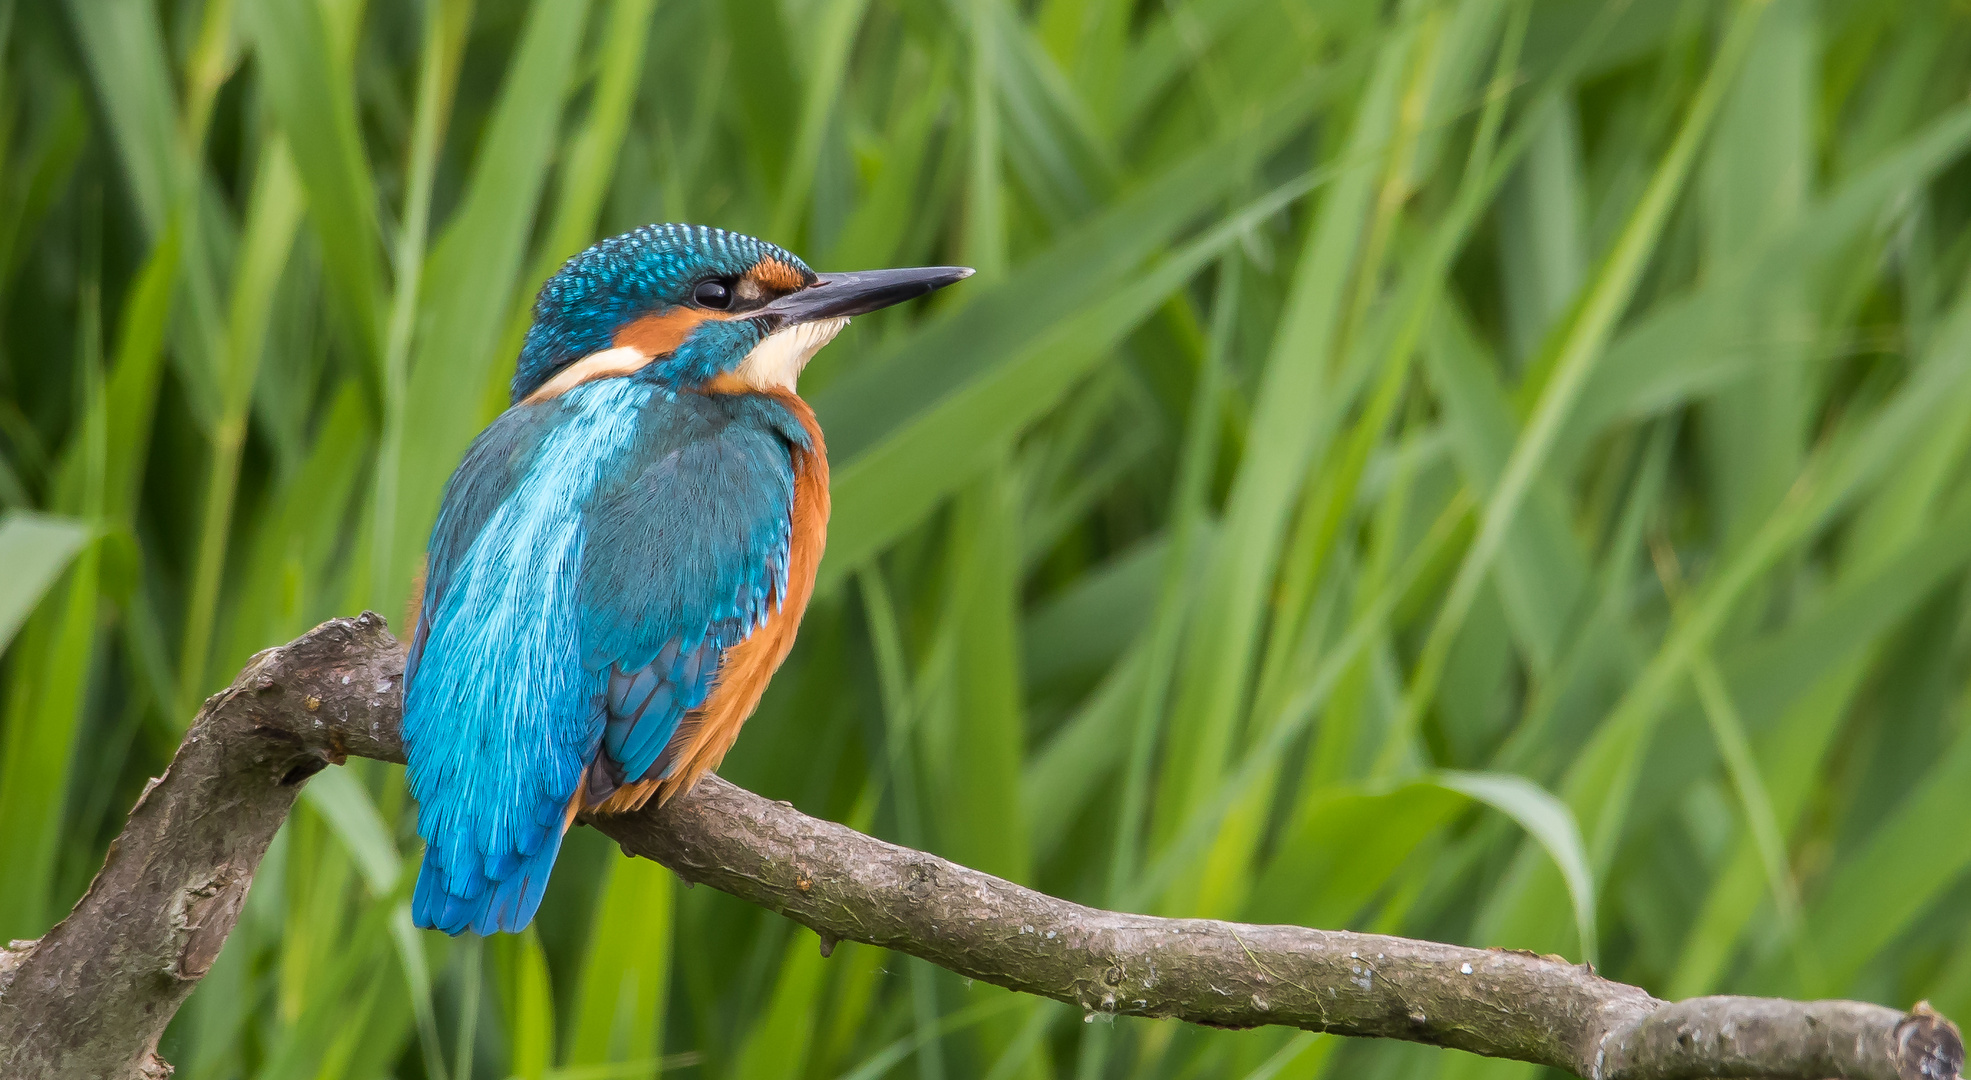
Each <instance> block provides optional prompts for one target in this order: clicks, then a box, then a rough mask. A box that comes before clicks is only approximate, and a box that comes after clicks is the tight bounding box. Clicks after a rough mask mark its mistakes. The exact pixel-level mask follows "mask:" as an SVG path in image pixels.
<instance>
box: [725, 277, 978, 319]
mask: <svg viewBox="0 0 1971 1080" xmlns="http://www.w3.org/2000/svg"><path fill="white" fill-rule="evenodd" d="M971 276H972V268H971V267H969V266H912V267H906V268H904V269H901V270H856V271H853V272H850V273H846V274H822V275H821V276H820V277H819V278H818V279H817V280H816V281H815V283H814V284H812V285H810V286H808V287H807V288H805V289H802V290H801V291H799V292H793V293H788V294H787V295H786V296H783V297H781V298H779V299H778V300H775V301H773V302H772V303H770V304H767V305H766V306H765V307H762V308H760V309H759V310H758V311H756V312H754V313H753V317H754V318H759V319H766V320H767V321H768V325H769V327H770V328H771V329H774V330H778V329H780V328H781V327H785V326H793V325H794V324H796V323H804V322H811V321H813V320H815V319H835V318H843V317H846V316H849V315H862V314H865V313H867V312H871V311H875V310H876V309H878V308H886V307H889V306H890V305H891V304H901V303H903V302H904V301H905V300H915V299H916V298H917V297H920V296H923V295H924V294H925V293H928V292H932V291H934V290H937V289H942V288H944V287H945V286H946V285H949V284H951V283H952V282H954V281H963V280H964V279H966V278H968V277H971Z"/></svg>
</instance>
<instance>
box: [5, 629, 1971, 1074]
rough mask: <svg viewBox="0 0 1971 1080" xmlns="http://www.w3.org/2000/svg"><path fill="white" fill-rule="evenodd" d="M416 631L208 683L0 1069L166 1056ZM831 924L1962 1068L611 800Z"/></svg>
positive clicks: (1746, 1054) (1791, 1051)
mask: <svg viewBox="0 0 1971 1080" xmlns="http://www.w3.org/2000/svg"><path fill="white" fill-rule="evenodd" d="M402 661H403V657H402V652H401V649H400V647H399V645H398V644H397V642H396V640H395V639H394V638H392V637H391V636H390V635H389V633H388V632H387V630H386V629H385V628H384V625H383V620H382V619H381V618H379V617H378V616H375V615H373V614H369V613H365V614H364V615H363V616H362V617H360V618H357V619H336V620H332V621H330V622H327V623H324V624H322V625H321V626H319V627H317V628H316V629H314V630H313V631H311V632H309V633H308V634H306V635H304V636H303V637H301V638H299V639H297V640H296V641H294V642H293V643H291V644H289V645H287V646H284V647H282V648H279V649H270V650H268V651H266V652H263V653H261V654H260V655H258V656H256V657H254V659H253V661H252V662H251V663H249V664H248V665H247V668H246V670H245V671H243V672H241V674H240V676H239V678H238V679H236V680H235V681H234V683H233V685H232V687H230V688H229V689H227V690H226V691H225V692H224V693H221V694H218V695H216V696H214V697H213V698H211V699H210V700H208V701H207V702H206V703H205V707H204V708H203V709H202V710H201V711H200V713H199V717H198V719H197V721H196V722H194V724H193V725H192V728H191V731H190V732H189V733H188V734H187V735H186V738H185V743H184V745H183V746H182V747H180V749H179V751H178V755H177V757H176V759H174V760H173V762H172V764H171V767H170V768H169V769H168V770H167V771H166V773H165V775H164V776H163V777H161V778H160V779H159V780H158V781H156V782H154V783H153V785H152V786H151V787H150V788H149V789H147V790H146V791H145V793H144V796H143V797H142V798H141V799H139V800H138V803H137V806H136V807H135V808H134V809H133V810H132V811H131V815H130V823H129V825H128V827H126V828H125V830H124V833H123V835H122V836H121V837H119V838H118V840H117V842H116V843H115V844H114V845H113V846H112V847H111V849H110V853H109V856H108V858H107V859H106V860H105V862H104V866H103V869H102V871H101V872H100V873H99V874H98V875H97V878H96V881H95V883H94V884H92V885H91V887H90V889H89V892H88V893H87V894H86V895H85V896H84V897H83V899H82V900H81V901H80V902H79V903H78V904H77V905H76V907H75V910H74V911H73V912H72V913H71V914H70V915H69V917H68V918H67V919H65V920H63V921H62V923H60V924H59V925H57V926H56V927H55V928H54V929H53V930H50V931H49V932H48V934H47V935H46V936H45V937H43V938H42V939H41V940H40V941H39V942H35V943H32V944H29V945H28V946H27V947H26V948H25V949H21V950H15V951H6V952H0V1074H4V1075H6V1076H8V1077H23V1078H41V1077H50V1078H53V1077H69V1076H105V1077H155V1076H158V1075H161V1073H160V1072H158V1070H159V1069H161V1068H164V1066H163V1064H162V1062H161V1061H160V1060H159V1059H157V1057H156V1056H155V1053H154V1051H155V1048H156V1046H157V1040H158V1037H159V1036H160V1035H162V1034H163V1031H164V1027H165V1025H166V1024H167V1023H168V1022H169V1021H170V1017H171V1015H172V1014H173V1013H174V1012H175V1011H176V1010H177V1008H178V1006H179V1004H181V1003H182V1002H183V1000H184V998H185V996H186V995H188V994H189V993H190V990H191V987H192V986H193V985H195V984H196V981H197V979H198V978H199V977H200V976H201V975H203V974H204V973H205V970H206V969H207V968H209V967H210V965H211V962H212V958H213V957H215V956H216V955H217V954H218V950H219V946H220V944H221V943H223V941H224V940H225V937H226V935H227V934H228V933H229V932H230V931H231V929H232V926H233V924H234V922H235V921H236V920H237V918H238V914H239V909H240V905H241V904H242V903H243V902H244V899H245V896H246V890H247V888H248V886H250V884H251V883H252V878H253V872H254V869H255V868H256V867H257V866H258V865H259V861H260V857H261V855H262V854H264V852H265V850H266V846H267V843H268V841H269V840H271V839H272V837H273V834H274V830H275V829H276V828H278V827H279V825H280V822H281V820H282V819H283V818H285V816H286V814H287V811H288V809H289V807H290V806H291V805H292V803H293V801H294V797H295V794H296V793H297V792H298V791H299V789H300V785H301V784H302V783H304V782H305V781H306V780H307V778H308V777H309V776H312V775H313V774H314V773H315V772H317V771H319V770H320V769H322V768H324V767H326V766H327V765H328V764H331V763H335V762H340V761H341V760H343V759H344V757H345V756H356V757H370V758H377V759H380V760H384V761H394V762H401V761H402V760H403V746H402V744H401V742H400V741H399V739H398V735H397V728H398V724H399V720H400V718H401V717H400V712H399V696H400V695H399V691H398V682H399V679H400V678H401V674H402ZM589 823H590V824H592V825H594V826H595V827H596V828H598V829H599V830H601V831H602V832H604V833H605V834H607V835H609V836H610V837H611V838H613V839H615V840H616V841H617V842H618V843H619V844H621V845H622V847H623V849H624V851H626V852H629V853H631V854H635V855H642V856H645V857H649V858H654V859H656V860H658V861H659V862H662V863H664V864H665V865H666V866H669V867H670V868H671V869H673V870H675V871H677V873H678V874H679V875H681V876H682V877H684V878H685V880H687V881H702V882H705V883H706V884H709V885H711V886H713V887H715V888H718V889H720V890H723V891H725V892H728V893H731V894H733V895H734V896H737V897H740V898H741V899H744V900H748V901H750V902H753V903H756V904H759V905H761V906H764V907H767V908H770V909H772V910H774V911H777V912H780V913H782V914H784V915H786V916H787V917H789V918H792V919H794V920H796V921H797V922H800V923H802V924H803V925H805V926H808V927H810V928H811V929H813V930H815V931H816V932H817V933H819V934H820V935H821V940H822V942H823V948H824V950H826V949H827V948H828V947H830V946H832V945H833V943H834V942H836V941H839V940H852V941H861V942H866V943H869V944H872V945H878V946H881V947H884V948H889V949H895V950H897V951H899V952H905V953H909V954H911V955H914V956H919V957H922V958H924V959H926V960H929V961H931V962H932V963H935V964H938V965H939V966H941V967H945V968H948V969H950V970H952V971H955V972H958V973H960V974H963V975H966V976H968V977H971V978H975V979H980V980H983V981H986V982H990V983H994V984H996V985H999V986H1004V987H1008V988H1011V989H1015V990H1021V991H1025V992H1028V993H1033V994H1039V995H1042V996H1046V997H1050V998H1053V999H1055V1000H1058V1001H1064V1002H1068V1003H1070V1004H1073V1005H1076V1006H1078V1007H1080V1008H1082V1009H1084V1010H1086V1011H1088V1012H1089V1013H1091V1014H1093V1013H1105V1014H1112V1015H1134V1016H1149V1017H1170V1018H1175V1019H1180V1020H1185V1021H1189V1022H1191V1023H1196V1024H1207V1025H1212V1026H1216V1027H1232V1028H1244V1027H1258V1026H1261V1025H1267V1024H1281V1025H1287V1026H1292V1027H1299V1028H1304V1029H1307V1030H1312V1031H1328V1032H1333V1033H1335V1034H1341V1035H1367V1036H1379V1037H1382V1038H1393V1039H1405V1040H1409V1041H1413V1042H1424V1043H1431V1044H1435V1045H1439V1046H1447V1047H1454V1048H1457V1049H1461V1050H1468V1051H1471V1052H1473V1053H1479V1054H1488V1055H1492V1056H1497V1057H1507V1058H1514V1059H1517V1060H1521V1061H1528V1062H1533V1063H1535V1064H1540V1065H1547V1066H1552V1067H1555V1068H1560V1069H1566V1070H1568V1071H1571V1072H1573V1073H1575V1074H1577V1075H1580V1076H1583V1077H1589V1078H1592V1080H1674V1078H1683V1077H1718V1076H1767V1077H1795V1078H1798V1080H1820V1078H1824V1077H1848V1078H1856V1080H1958V1077H1959V1076H1960V1073H1961V1071H1962V1068H1963V1061H1964V1044H1963V1041H1962V1039H1961V1037H1960V1036H1959V1033H1958V1030H1957V1028H1956V1027H1955V1026H1954V1025H1952V1024H1951V1023H1950V1021H1948V1020H1946V1019H1944V1018H1943V1017H1941V1016H1938V1015H1937V1014H1936V1013H1934V1012H1931V1011H1930V1010H1929V1009H1928V1008H1927V1007H1925V1006H1921V1005H1919V1006H1917V1008H1915V1009H1914V1010H1912V1011H1911V1012H1909V1013H1902V1012H1898V1011H1896V1010H1894V1009H1888V1008H1884V1007H1882V1006H1879V1005H1868V1004H1863V1003H1860V1002H1850V1001H1820V1002H1795V1001H1784V1000H1778V999H1771V998H1743V997H1708V998H1695V999H1692V1000H1689V1001H1684V1002H1678V1003H1676V1004H1666V1003H1664V1002H1662V1001H1658V1000H1657V999H1655V998H1653V997H1651V996H1649V995H1648V994H1647V993H1645V992H1644V991H1642V990H1640V989H1638V988H1636V987H1633V986H1627V985H1624V984H1622V983H1617V982H1611V981H1609V980H1607V979H1604V978H1602V977H1600V976H1599V975H1597V974H1595V973H1594V972H1592V971H1590V970H1588V969H1586V968H1583V967H1577V966H1575V965H1572V964H1569V963H1567V962H1565V961H1563V960H1560V959H1558V958H1551V957H1540V956H1535V955H1533V954H1530V953H1523V952H1516V951H1509V950H1500V949H1471V948H1464V947H1461V946H1455V945H1444V944H1438V943H1435V942H1428V941H1414V940H1410V939H1407V938H1396V937H1385V936H1380V935H1374V934H1354V933H1347V932H1339V931H1322V930H1310V929H1307V928H1304V927H1297V926H1251V925H1245V924H1240V923H1228V922H1219V921H1216V920H1206V919H1160V918H1154V917H1150V916H1143V915H1129V914H1123V913H1119V912H1112V911H1103V910H1099V909H1096V908H1090V907H1085V906H1082V905H1080V904H1075V903H1072V902H1070V901H1066V900H1061V899H1057V898H1055V897H1051V896H1047V895H1045V894H1043V893H1038V892H1035V891H1033V890H1031V889H1027V888H1024V887H1022V886H1019V885H1016V884H1013V883H1012V882H1009V881H1004V880H1001V879H999V878H995V877H992V876H990V875H988V874H983V873H980V872H979V871H976V870H972V869H969V868H967V867H963V866H959V865H957V864H955V863H951V862H948V861H946V860H944V859H940V858H938V857H937V856H935V855H930V854H927V853H924V852H920V851H913V850H910V849H908V848H902V847H898V846H896V845H894V844H889V843H885V842H883V841H881V840H877V839H874V838H872V837H868V836H864V835H862V834H861V833H858V832H855V831H854V830H851V829H848V828H846V827H844V826H841V825H837V824H833V823H831V822H825V821H818V820H816V819H814V818H810V817H808V816H806V815H804V814H802V813H800V812H799V811H797V810H795V809H794V808H793V807H792V806H791V805H789V804H787V803H782V802H773V801H770V800H768V799H764V798H761V797H760V796H758V795H754V794H752V793H750V792H747V791H744V790H742V789H740V788H738V787H735V786H733V785H732V784H729V783H727V782H725V781H724V780H721V779H719V778H718V777H716V776H710V777H707V778H706V779H705V780H703V781H701V782H700V783H699V784H698V786H697V787H696V788H695V789H694V790H693V791H691V792H690V793H688V794H686V795H683V796H680V797H679V798H677V799H674V800H672V801H671V802H670V803H669V804H668V805H666V806H664V807H662V808H658V807H656V806H655V805H654V804H652V805H651V806H648V807H646V808H645V809H644V810H642V811H639V812H637V813H633V814H626V815H620V816H611V817H602V818H597V819H594V820H593V821H590V822H589Z"/></svg>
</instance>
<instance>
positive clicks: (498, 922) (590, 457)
mask: <svg viewBox="0 0 1971 1080" xmlns="http://www.w3.org/2000/svg"><path fill="white" fill-rule="evenodd" d="M650 395H651V389H650V388H649V387H647V386H637V385H634V384H632V383H630V382H629V381H628V380H608V381H605V382H599V383H595V384H592V385H591V386H589V387H583V388H581V390H580V392H577V393H571V394H569V395H565V396H564V397H563V398H562V399H559V400H557V401H555V402H552V403H549V404H546V405H541V406H528V407H524V408H519V409H513V410H509V411H508V412H507V413H506V414H505V415H503V416H502V417H501V418H500V419H499V420H497V421H495V422H494V424H493V425H492V426H491V427H490V428H488V429H487V431H486V432H485V433H483V434H482V435H481V436H480V437H479V439H478V440H477V441H475V443H474V444H473V447H472V449H471V451H470V452H468V454H467V456H466V459H465V461H464V463H463V464H462V465H461V466H460V468H459V471H458V472H457V473H456V474H455V475H454V477H453V479H452V482H451V483H450V485H448V487H447V490H446V495H445V501H444V508H443V509H442V510H441V511H440V514H439V519H438V523H437V526H436V528H435V529H434V530H433V534H432V540H431V545H430V552H429V554H430V563H429V566H428V568H427V571H426V579H425V599H424V604H423V609H422V616H421V619H420V629H419V632H418V633H417V634H416V635H415V638H414V642H413V645H414V656H413V657H412V658H411V660H412V662H411V663H409V664H407V665H406V670H405V680H404V743H405V748H406V752H407V756H408V758H409V760H410V782H411V792H412V794H413V795H415V796H416V797H417V800H418V832H419V833H420V834H421V835H422V836H423V837H424V838H425V856H424V864H423V866H422V868H421V869H420V871H419V877H418V886H417V890H416V893H415V895H414V896H413V902H412V909H413V914H414V916H415V917H416V920H417V922H418V923H419V924H421V925H426V926H435V927H438V928H440V929H443V930H446V931H447V932H450V933H458V932H459V931H461V930H464V929H468V928H470V929H473V930H476V931H478V932H480V933H490V932H492V931H493V930H496V929H498V930H513V929H519V928H520V927H521V926H524V925H526V923H527V922H528V920H529V919H531V918H532V916H533V911H534V907H535V905H537V904H538V903H539V902H540V895H541V889H542V888H543V886H545V884H546V881H547V873H548V870H549V868H550V867H551V866H552V864H553V862H554V857H555V853H556V852H557V851H558V850H559V848H560V844H561V834H562V830H563V829H564V828H565V826H566V822H567V814H568V810H569V807H570V806H571V805H572V803H573V800H574V796H575V793H576V789H577V787H578V785H579V784H580V781H581V775H582V770H583V768H584V767H585V766H586V765H587V763H588V762H589V761H590V760H591V759H592V758H593V757H594V756H595V752H596V746H597V744H598V743H599V742H600V740H601V734H602V726H603V723H602V715H601V708H600V704H601V700H602V697H603V693H604V689H605V686H606V683H607V678H606V676H604V675H603V673H602V672H599V671H594V670H591V669H588V668H586V667H584V666H583V663H582V659H583V657H582V652H581V648H580V637H581V618H580V604H579V597H578V593H577V581H578V577H579V575H580V569H581V564H582V560H583V552H584V548H585V544H586V537H585V536H584V535H583V509H584V507H585V506H586V505H587V503H588V501H589V500H590V499H591V498H592V497H593V495H594V493H595V491H596V490H597V489H598V488H599V487H600V486H601V484H602V482H603V478H604V476H605V475H606V474H607V473H608V472H609V465H610V463H611V462H612V461H614V460H615V459H616V458H617V456H618V455H619V454H621V453H622V452H623V451H625V450H627V449H628V448H630V447H631V446H633V445H634V443H635V441H636V438H637V435H638V428H639V424H638V419H639V414H640V411H641V408H642V405H643V403H644V402H645V401H646V400H647V399H648V398H649V397H650Z"/></svg>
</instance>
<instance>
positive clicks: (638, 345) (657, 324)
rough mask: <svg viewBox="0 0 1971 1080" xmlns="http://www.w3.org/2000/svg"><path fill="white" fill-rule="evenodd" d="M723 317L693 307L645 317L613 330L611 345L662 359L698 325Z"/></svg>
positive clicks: (680, 343)
mask: <svg viewBox="0 0 1971 1080" xmlns="http://www.w3.org/2000/svg"><path fill="white" fill-rule="evenodd" d="M723 318H726V316H725V315H723V314H720V313H718V312H714V311H704V310H701V309H699V308H692V307H674V308H671V309H670V310H668V311H660V312H658V313H657V314H655V315H645V316H644V317H643V318H641V319H638V320H636V321H635V322H632V323H630V324H629V325H627V326H625V327H623V328H622V329H621V330H618V331H616V337H615V340H614V341H613V342H612V344H615V345H617V346H619V347H620V346H624V345H627V346H629V347H630V348H632V349H635V350H637V351H638V352H641V353H643V354H644V355H645V356H662V355H664V354H665V353H669V352H675V351H677V347H678V346H680V345H682V344H684V342H685V339H686V338H689V337H690V336H691V334H692V331H694V330H697V329H698V326H699V324H700V323H703V322H705V321H707V320H709V319H723Z"/></svg>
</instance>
